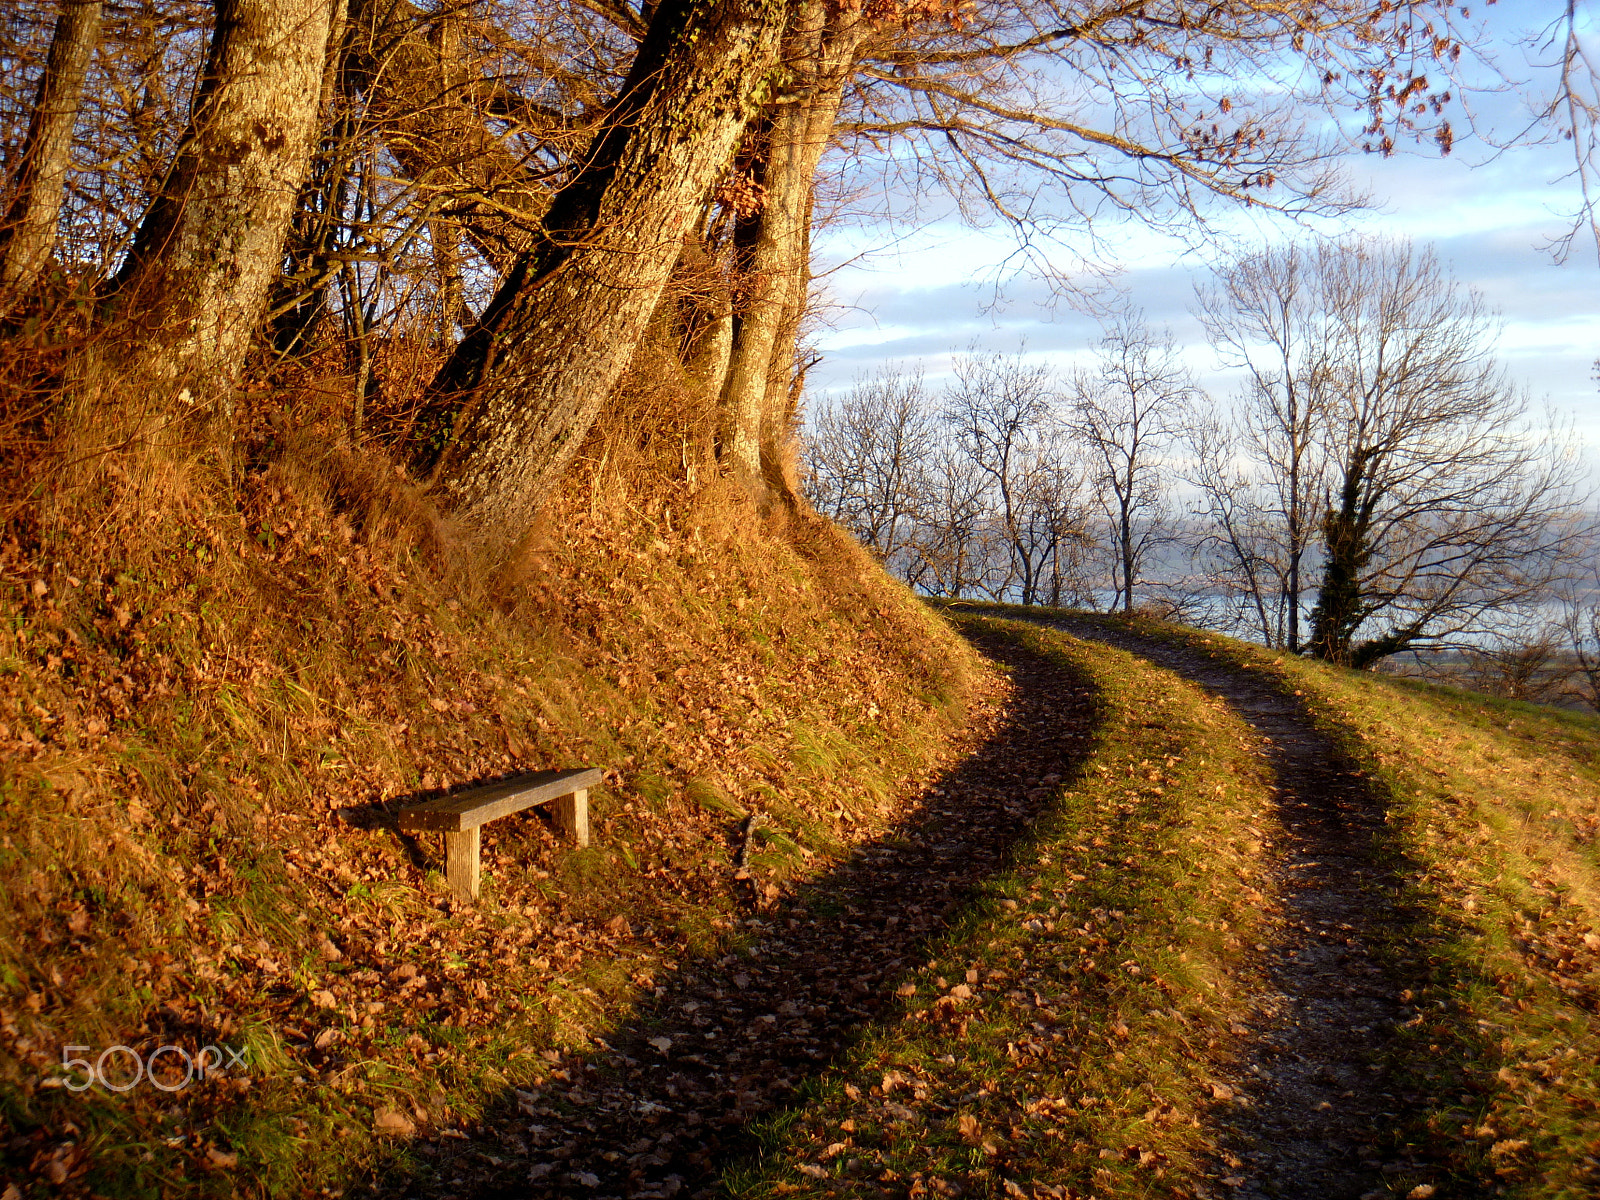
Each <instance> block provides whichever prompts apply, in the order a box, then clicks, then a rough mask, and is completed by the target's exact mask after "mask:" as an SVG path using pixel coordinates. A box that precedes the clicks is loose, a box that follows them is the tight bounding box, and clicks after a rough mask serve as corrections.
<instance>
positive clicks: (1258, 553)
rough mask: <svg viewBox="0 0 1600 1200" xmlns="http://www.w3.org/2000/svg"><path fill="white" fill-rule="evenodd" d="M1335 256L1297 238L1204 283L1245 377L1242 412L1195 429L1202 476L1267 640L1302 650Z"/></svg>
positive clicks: (1210, 319)
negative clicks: (1323, 294)
mask: <svg viewBox="0 0 1600 1200" xmlns="http://www.w3.org/2000/svg"><path fill="white" fill-rule="evenodd" d="M1328 253H1329V251H1328V250H1326V249H1324V250H1321V251H1318V252H1316V253H1313V254H1308V253H1307V252H1306V251H1304V250H1302V249H1301V248H1299V247H1297V246H1287V247H1282V248H1278V249H1271V250H1264V251H1261V252H1259V253H1255V254H1249V255H1245V256H1243V257H1241V258H1238V259H1235V260H1232V261H1230V262H1229V263H1227V264H1226V265H1224V266H1222V267H1221V268H1219V270H1218V271H1217V278H1216V282H1215V284H1214V285H1213V286H1211V287H1208V288H1207V287H1202V288H1201V289H1199V313H1198V315H1199V317H1200V321H1201V324H1202V325H1203V326H1204V327H1205V330H1206V333H1207V335H1208V337H1209V338H1210V341H1211V345H1212V348H1213V349H1214V350H1216V351H1217V356H1218V358H1219V359H1220V361H1221V363H1222V365H1223V366H1224V367H1232V368H1236V369H1242V370H1243V371H1244V372H1245V374H1246V383H1245V386H1244V392H1243V395H1242V396H1240V397H1239V400H1238V402H1237V404H1236V405H1235V407H1234V410H1233V417H1232V419H1230V420H1228V421H1226V422H1218V421H1217V420H1216V419H1215V418H1205V419H1203V421H1202V424H1201V426H1200V427H1199V428H1198V429H1197V430H1196V431H1195V438H1194V442H1193V445H1194V449H1195V456H1194V460H1193V461H1194V464H1195V467H1194V470H1195V475H1194V478H1193V480H1192V482H1194V483H1195V484H1196V486H1197V487H1198V488H1199V490H1200V494H1201V497H1202V503H1203V506H1204V508H1205V510H1206V516H1207V517H1208V518H1209V520H1208V524H1209V525H1210V527H1211V529H1210V532H1209V533H1208V534H1207V545H1208V547H1209V548H1210V549H1211V550H1212V551H1214V552H1215V553H1219V554H1220V555H1221V556H1222V557H1223V558H1224V559H1227V560H1229V563H1228V569H1229V572H1230V574H1231V575H1232V576H1233V578H1234V579H1235V580H1236V581H1237V582H1238V583H1239V584H1241V585H1242V586H1243V588H1244V591H1245V594H1246V595H1248V597H1249V602H1250V604H1251V606H1252V607H1253V609H1254V615H1255V623H1256V626H1257V628H1258V630H1259V632H1260V635H1261V637H1262V639H1263V641H1264V642H1265V643H1266V644H1267V645H1270V646H1282V647H1284V648H1285V649H1288V650H1291V651H1298V650H1299V649H1300V633H1301V624H1302V616H1303V603H1302V595H1303V593H1304V590H1305V580H1304V574H1305V565H1306V556H1307V554H1308V552H1309V551H1310V550H1311V547H1312V545H1313V543H1314V542H1315V541H1316V539H1317V537H1318V535H1319V530H1318V528H1317V525H1318V516H1319V515H1320V514H1319V513H1318V511H1317V504H1318V501H1319V499H1320V496H1321V493H1322V471H1323V463H1322V457H1321V451H1322V445H1321V443H1320V442H1319V433H1320V431H1321V430H1322V428H1323V426H1324V424H1325V419H1326V415H1327V409H1328V405H1329V403H1330V401H1329V397H1328V394H1327V393H1328V387H1329V383H1330V378H1331V377H1330V373H1329V370H1328V361H1327V359H1328V352H1329V348H1330V345H1331V343H1330V340H1329V338H1328V335H1327V329H1326V328H1325V325H1326V323H1327V320H1328V319H1329V314H1328V313H1327V312H1326V311H1325V310H1324V308H1323V307H1322V306H1321V304H1320V303H1319V300H1318V292H1317V280H1318V279H1320V277H1321V271H1320V267H1319V263H1320V261H1321V259H1322V257H1324V256H1326V255H1327V254H1328Z"/></svg>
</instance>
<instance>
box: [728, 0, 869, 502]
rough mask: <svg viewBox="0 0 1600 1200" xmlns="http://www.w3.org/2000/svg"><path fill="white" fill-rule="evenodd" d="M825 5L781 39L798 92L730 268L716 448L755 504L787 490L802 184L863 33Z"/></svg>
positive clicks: (781, 112)
mask: <svg viewBox="0 0 1600 1200" xmlns="http://www.w3.org/2000/svg"><path fill="white" fill-rule="evenodd" d="M830 7H831V6H829V5H826V4H824V3H821V2H820V0H805V3H804V4H803V5H802V6H801V8H800V10H799V12H798V14H797V15H796V18H795V22H794V28H793V31H792V33H791V34H790V36H789V38H788V39H787V45H786V47H785V49H786V54H785V60H786V61H785V66H786V67H787V68H788V69H789V71H790V73H791V77H792V78H794V79H796V81H797V83H798V85H799V86H798V88H797V91H798V94H797V95H796V96H795V97H793V98H792V100H791V101H790V102H789V103H786V104H783V105H781V106H779V109H778V111H777V113H776V114H775V116H774V117H773V119H772V126H771V131H770V133H769V135H768V137H767V139H766V142H767V157H766V164H765V169H764V170H763V172H762V176H761V183H762V186H763V188H764V191H765V195H764V198H763V204H762V209H761V213H760V217H759V223H758V225H757V228H756V230H755V236H754V238H753V242H752V244H751V245H750V246H749V247H748V249H747V250H746V252H745V254H744V261H743V262H741V263H740V264H739V266H740V268H741V274H742V276H743V279H744V302H743V305H742V307H741V309H740V311H739V312H738V313H737V315H736V317H735V327H734V346H733V356H732V360H731V362H730V363H729V367H728V377H727V382H726V383H725V384H724V386H723V392H722V408H723V432H722V444H723V454H724V457H725V459H726V461H727V463H728V466H729V468H730V470H731V471H732V473H733V475H734V477H735V478H736V479H738V480H739V481H740V482H741V483H742V484H743V485H744V487H745V489H746V490H747V491H748V492H749V493H750V494H751V495H752V496H754V497H756V498H758V499H764V498H766V497H767V496H768V495H769V494H770V491H771V489H772V488H773V487H774V486H776V487H777V488H779V489H780V490H788V488H787V484H786V482H785V480H786V474H785V470H784V467H783V463H782V459H783V456H784V451H783V448H782V446H781V442H782V440H783V439H784V438H785V437H786V435H787V432H788V430H787V427H788V424H789V422H788V420H787V419H786V418H785V415H784V414H785V412H786V410H787V407H788V398H789V387H788V384H789V375H790V370H791V366H792V362H793V358H794V345H795V337H796V334H797V333H798V330H799V322H800V316H801V313H802V311H803V309H804V305H805V296H806V290H807V288H808V286H809V283H810V270H809V267H810V239H809V233H810V224H811V187H812V182H813V180H814V179H815V177H816V173H817V163H818V162H819V160H820V159H821V157H822V152H823V150H824V149H825V148H826V147H827V143H828V137H829V135H830V134H831V133H832V132H833V125H834V121H835V119H836V118H837V117H838V114H839V104H840V101H841V98H842V96H843V89H844V85H845V82H846V81H847V79H848V78H849V74H850V70H851V68H852V67H853V66H854V65H855V56H856V51H857V49H858V48H859V46H860V44H861V39H862V36H863V34H864V33H865V30H866V23H865V22H864V21H863V20H862V18H861V16H860V13H859V12H851V11H846V9H845V7H844V6H840V7H839V8H838V9H837V10H836V11H834V12H833V14H832V15H831V16H830V15H829V8H830ZM764 449H765V454H764V453H763V450H764ZM764 458H765V459H766V462H765V463H764V462H763V459H764Z"/></svg>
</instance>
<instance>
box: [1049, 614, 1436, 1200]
mask: <svg viewBox="0 0 1600 1200" xmlns="http://www.w3.org/2000/svg"><path fill="white" fill-rule="evenodd" d="M1048 624H1050V625H1051V626H1052V627H1054V628H1059V629H1062V630H1063V631H1065V632H1068V633H1071V634H1073V635H1074V636H1076V637H1081V638H1084V639H1086V640H1094V641H1099V642H1102V643H1105V644H1107V645H1113V646H1116V647H1118V648H1120V649H1123V650H1126V651H1128V652H1130V653H1132V654H1137V655H1139V656H1140V657H1142V658H1144V659H1146V660H1147V661H1149V662H1151V663H1153V664H1155V665H1156V666H1159V667H1161V668H1163V669H1165V670H1168V671H1171V672H1172V673H1173V674H1175V675H1179V676H1181V677H1183V678H1184V679H1187V680H1189V681H1191V682H1193V683H1195V684H1197V685H1199V686H1200V687H1202V688H1204V689H1205V690H1207V691H1208V692H1210V693H1211V694H1212V695H1214V696H1216V697H1218V698H1219V699H1221V700H1222V701H1223V702H1224V703H1226V704H1227V705H1228V706H1229V707H1230V708H1231V709H1232V710H1233V711H1234V712H1235V713H1236V714H1238V716H1239V717H1240V718H1241V719H1242V720H1243V721H1244V722H1245V723H1246V724H1248V725H1249V726H1250V727H1251V728H1252V729H1254V730H1255V731H1256V732H1257V733H1259V734H1260V735H1261V739H1262V753H1263V755H1264V756H1265V758H1266V760H1267V762H1268V764H1269V765H1270V767H1271V769H1272V771H1273V773H1274V775H1275V776H1276V780H1275V782H1276V789H1277V790H1276V799H1277V810H1278V812H1277V816H1278V819H1279V821H1280V823H1281V827H1282V831H1283V834H1282V838H1281V839H1280V841H1279V844H1278V847H1277V849H1278V851H1279V854H1278V859H1277V862H1276V865H1275V868H1274V871H1273V874H1274V881H1275V883H1276V885H1277V893H1278V899H1279V901H1280V903H1281V906H1282V919H1281V922H1280V924H1279V927H1278V933H1277V936H1276V937H1275V938H1274V939H1273V941H1272V942H1271V943H1270V944H1265V943H1264V944H1262V945H1259V946H1257V947H1256V952H1257V954H1258V955H1259V959H1260V962H1259V965H1260V967H1261V969H1262V976H1263V978H1264V981H1265V985H1266V986H1265V987H1264V988H1263V989H1262V990H1261V991H1260V992H1259V994H1257V995H1255V996H1254V997H1252V1008H1253V1010H1254V1014H1255V1015H1254V1018H1253V1019H1252V1020H1251V1021H1250V1022H1249V1024H1248V1026H1246V1027H1243V1028H1236V1029H1235V1030H1234V1032H1235V1034H1236V1035H1238V1038H1239V1040H1238V1043H1237V1044H1236V1045H1235V1046H1234V1047H1233V1048H1232V1049H1233V1052H1234V1055H1235V1056H1236V1057H1235V1059H1234V1061H1233V1063H1232V1064H1231V1074H1232V1081H1231V1082H1232V1083H1233V1085H1234V1088H1235V1091H1236V1092H1237V1095H1238V1101H1237V1103H1236V1104H1235V1106H1234V1107H1233V1108H1232V1109H1231V1113H1230V1116H1229V1118H1228V1119H1227V1121H1226V1124H1225V1126H1224V1127H1223V1128H1222V1129H1220V1130H1218V1132H1219V1134H1221V1139H1220V1140H1221V1142H1222V1150H1223V1156H1224V1157H1223V1161H1222V1162H1220V1163H1219V1166H1218V1172H1217V1173H1218V1177H1219V1179H1220V1181H1221V1182H1222V1183H1223V1185H1224V1186H1226V1187H1227V1188H1228V1189H1230V1191H1231V1192H1232V1193H1233V1194H1234V1195H1236V1196H1239V1197H1242V1198H1247V1200H1255V1198H1257V1197H1263V1198H1264V1197H1268V1196H1284V1197H1314V1198H1316V1200H1358V1198H1361V1197H1369V1196H1371V1197H1374V1198H1375V1197H1378V1196H1381V1197H1389V1196H1393V1195H1401V1196H1404V1195H1407V1194H1408V1193H1409V1191H1410V1190H1411V1188H1412V1187H1414V1186H1417V1187H1419V1189H1420V1190H1422V1191H1423V1192H1424V1193H1425V1194H1431V1193H1427V1192H1426V1184H1425V1181H1426V1180H1427V1179H1428V1178H1429V1177H1430V1175H1431V1171H1430V1166H1429V1164H1428V1163H1427V1162H1424V1161H1420V1160H1416V1159H1395V1158H1386V1157H1384V1154H1385V1151H1386V1150H1388V1149H1389V1144H1390V1142H1391V1137H1390V1135H1391V1134H1392V1133H1393V1131H1394V1128H1395V1125H1396V1123H1397V1118H1398V1117H1400V1116H1401V1115H1402V1114H1403V1113H1405V1112H1406V1111H1407V1109H1408V1108H1409V1107H1411V1106H1413V1105H1414V1104H1415V1103H1416V1102H1417V1100H1418V1097H1416V1096H1410V1095H1407V1094H1406V1093H1405V1092H1404V1091H1402V1090H1399V1089H1398V1088H1397V1087H1396V1086H1394V1085H1393V1083H1392V1082H1391V1081H1392V1068H1393V1066H1394V1065H1395V1064H1394V1056H1393V1054H1392V1053H1391V1049H1390V1040H1391V1037H1392V1034H1393V1031H1394V1029H1395V1027H1396V1025H1397V1023H1398V1022H1399V1021H1400V1020H1401V1018H1402V1016H1403V1003H1402V999H1401V997H1402V994H1403V993H1404V989H1405V984H1406V980H1405V979H1402V978H1396V977H1395V976H1394V975H1393V974H1392V973H1391V972H1392V971H1393V969H1394V967H1395V966H1396V965H1398V966H1400V967H1405V966H1406V965H1407V960H1406V958H1405V957H1404V951H1401V952H1400V954H1399V956H1398V957H1396V956H1395V955H1394V954H1392V953H1391V954H1388V955H1384V956H1383V957H1380V956H1379V954H1378V953H1377V951H1378V950H1379V948H1380V947H1383V946H1386V945H1394V944H1395V943H1397V942H1400V941H1402V940H1403V939H1404V937H1405V929H1406V926H1407V923H1408V922H1407V914H1406V913H1405V912H1404V911H1403V910H1402V908H1401V907H1400V905H1399V903H1398V899H1397V898H1398V895H1399V892H1400V886H1401V881H1402V876H1403V874H1404V872H1405V864H1404V862H1403V861H1402V860H1401V859H1400V858H1399V857H1398V855H1397V854H1396V853H1394V852H1393V851H1392V850H1391V849H1390V848H1389V847H1388V846H1387V845H1386V844H1385V843H1386V826H1385V819H1384V818H1385V801H1384V799H1383V797H1382V796H1380V795H1379V794H1378V793H1377V792H1376V791H1375V790H1374V789H1373V788H1371V787H1370V786H1369V785H1368V784H1367V783H1366V781H1365V780H1364V779H1363V778H1362V777H1361V773H1360V772H1359V770H1358V769H1357V768H1356V767H1355V765H1354V764H1353V763H1351V762H1350V761H1349V760H1348V758H1346V757H1345V755H1344V754H1343V752H1342V751H1341V750H1340V749H1339V747H1338V746H1337V745H1336V744H1334V742H1333V741H1332V740H1331V739H1329V738H1328V737H1327V736H1326V735H1325V734H1323V733H1322V732H1321V731H1320V730H1318V729H1317V728H1316V726H1315V724H1314V723H1313V721H1312V719H1311V717H1310V715H1309V714H1308V713H1307V712H1306V710H1305V709H1304V707H1303V706H1302V705H1301V704H1300V703H1299V701H1297V700H1296V698H1295V697H1294V695H1292V694H1289V693H1287V692H1286V691H1285V690H1284V688H1283V686H1282V684H1281V683H1280V682H1279V681H1278V680H1275V679H1272V678H1270V677H1263V676H1258V675H1256V674H1254V673H1253V672H1251V671H1248V670H1243V669H1240V668H1237V667H1235V666H1232V665H1231V664H1226V663H1221V662H1218V661H1216V660H1214V659H1210V658H1207V657H1205V656H1204V655H1203V654H1202V653H1200V652H1198V651H1197V650H1195V649H1193V648H1191V647H1188V646H1185V645H1182V644H1178V643H1173V642H1167V641H1163V640H1159V639H1156V638H1148V637H1142V636H1139V635H1137V634H1134V633H1132V632H1130V631H1127V630H1124V629H1119V628H1115V627H1108V626H1107V625H1105V624H1102V623H1101V622H1098V621H1093V620H1073V619H1070V618H1067V619H1052V620H1051V621H1049V622H1048Z"/></svg>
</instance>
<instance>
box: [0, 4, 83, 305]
mask: <svg viewBox="0 0 1600 1200" xmlns="http://www.w3.org/2000/svg"><path fill="white" fill-rule="evenodd" d="M100 15H101V4H100V0H65V2H64V3H63V5H62V9H61V16H60V18H59V19H58V20H57V21H56V28H55V35H54V37H52V38H51V40H50V53H49V56H48V58H47V59H46V60H45V67H44V74H43V75H42V76H41V77H40V79H39V91H38V96H37V99H36V100H35V101H34V106H33V115H32V118H31V119H30V120H29V122H28V135H27V140H26V141H25V142H24V143H23V147H22V153H21V155H20V156H19V162H20V164H21V165H20V166H19V168H18V170H17V174H16V177H15V179H13V181H12V192H11V202H10V204H9V205H8V206H7V208H6V214H5V217H4V218H3V221H0V314H4V313H6V312H9V311H10V310H11V309H12V308H13V307H14V306H15V304H16V303H17V301H18V300H20V299H21V298H22V297H23V296H25V295H26V294H27V293H28V292H29V291H31V290H32V288H33V286H34V284H36V283H37V282H38V280H39V276H40V275H42V274H43V273H44V269H45V267H46V266H47V265H48V264H49V262H50V254H51V251H52V250H54V249H55V244H56V221H57V219H58V218H59V217H60V215H61V201H62V197H63V195H64V193H65V189H66V181H67V168H68V166H69V165H70V164H71V161H72V130H73V127H74V126H75V125H76V124H77V122H78V110H79V108H81V107H82V104H83V81H84V78H85V76H87V75H88V73H89V63H90V61H91V60H92V59H93V58H94V52H95V48H96V47H97V46H98V45H99V44H100Z"/></svg>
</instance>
